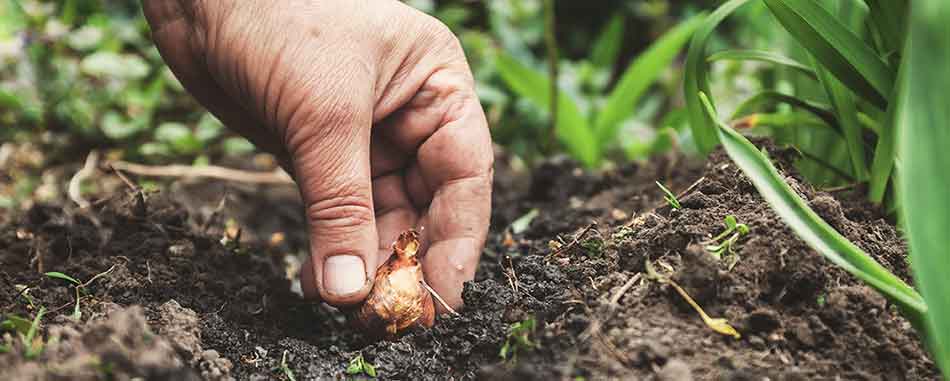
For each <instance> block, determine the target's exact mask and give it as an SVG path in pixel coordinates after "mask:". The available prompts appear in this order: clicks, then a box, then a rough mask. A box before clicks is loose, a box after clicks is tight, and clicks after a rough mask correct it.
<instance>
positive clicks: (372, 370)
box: [363, 361, 376, 378]
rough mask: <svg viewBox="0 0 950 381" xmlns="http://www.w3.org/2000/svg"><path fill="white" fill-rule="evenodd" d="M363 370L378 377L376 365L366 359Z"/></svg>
mask: <svg viewBox="0 0 950 381" xmlns="http://www.w3.org/2000/svg"><path fill="white" fill-rule="evenodd" d="M363 371H364V372H366V375H367V376H370V377H373V378H376V367H375V366H373V364H370V363H368V362H366V361H363Z"/></svg>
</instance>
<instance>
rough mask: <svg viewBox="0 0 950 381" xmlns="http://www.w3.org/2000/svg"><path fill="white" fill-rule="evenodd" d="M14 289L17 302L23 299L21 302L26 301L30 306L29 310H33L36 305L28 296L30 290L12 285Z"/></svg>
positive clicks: (20, 285)
mask: <svg viewBox="0 0 950 381" xmlns="http://www.w3.org/2000/svg"><path fill="white" fill-rule="evenodd" d="M14 288H15V289H16V292H17V300H20V298H23V300H26V302H27V303H29V304H30V309H31V310H35V309H36V303H34V302H33V297H32V296H30V288H29V287H27V286H24V285H22V284H17V285H14Z"/></svg>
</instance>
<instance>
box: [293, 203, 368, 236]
mask: <svg viewBox="0 0 950 381" xmlns="http://www.w3.org/2000/svg"><path fill="white" fill-rule="evenodd" d="M307 220H308V221H309V222H310V224H311V229H313V230H314V231H315V232H317V233H318V234H320V236H321V237H326V239H328V240H333V239H342V238H343V237H345V236H350V235H352V234H353V233H356V232H358V231H359V230H361V229H363V228H365V227H366V226H367V225H370V224H372V223H373V222H374V221H375V216H374V214H373V208H372V205H371V203H370V201H369V200H368V199H367V198H366V197H361V196H355V195H332V196H329V197H326V198H322V199H319V200H315V201H313V202H312V203H311V204H310V205H309V206H308V207H307ZM327 235H330V236H329V237H327Z"/></svg>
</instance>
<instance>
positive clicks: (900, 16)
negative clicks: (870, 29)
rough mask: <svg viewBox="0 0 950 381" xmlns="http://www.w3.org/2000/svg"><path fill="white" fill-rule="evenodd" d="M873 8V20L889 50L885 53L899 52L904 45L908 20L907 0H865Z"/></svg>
mask: <svg viewBox="0 0 950 381" xmlns="http://www.w3.org/2000/svg"><path fill="white" fill-rule="evenodd" d="M865 2H866V3H867V4H868V8H870V10H871V21H872V22H873V23H874V26H875V28H877V31H878V35H880V37H881V41H882V42H883V43H884V48H885V49H886V50H887V51H886V52H884V53H885V54H890V53H892V52H899V51H900V50H901V48H902V47H903V46H904V35H905V33H904V31H905V29H906V26H905V23H906V22H907V20H906V16H907V1H906V0H865Z"/></svg>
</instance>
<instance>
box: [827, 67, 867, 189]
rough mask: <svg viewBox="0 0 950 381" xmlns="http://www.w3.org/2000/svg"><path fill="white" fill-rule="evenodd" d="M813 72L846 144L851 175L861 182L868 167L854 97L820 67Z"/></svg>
mask: <svg viewBox="0 0 950 381" xmlns="http://www.w3.org/2000/svg"><path fill="white" fill-rule="evenodd" d="M815 71H816V72H817V73H818V77H819V78H821V83H822V85H823V86H824V88H825V92H826V93H827V94H828V99H830V100H831V104H832V106H833V107H834V109H835V115H836V116H837V120H838V126H839V127H840V129H841V132H842V135H843V136H844V140H845V141H846V142H847V149H848V154H849V157H850V158H851V168H852V173H853V174H854V177H855V179H856V180H857V181H860V182H863V181H866V180H867V178H868V166H867V162H866V159H865V154H864V140H863V137H862V126H861V123H860V122H858V106H857V104H856V103H855V100H854V97H853V96H852V95H851V92H849V91H848V89H846V88H845V87H844V85H842V84H841V82H839V81H838V79H837V78H835V77H833V76H832V75H831V74H830V73H829V72H828V70H826V69H825V68H824V67H821V66H820V65H817V64H816V65H815Z"/></svg>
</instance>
